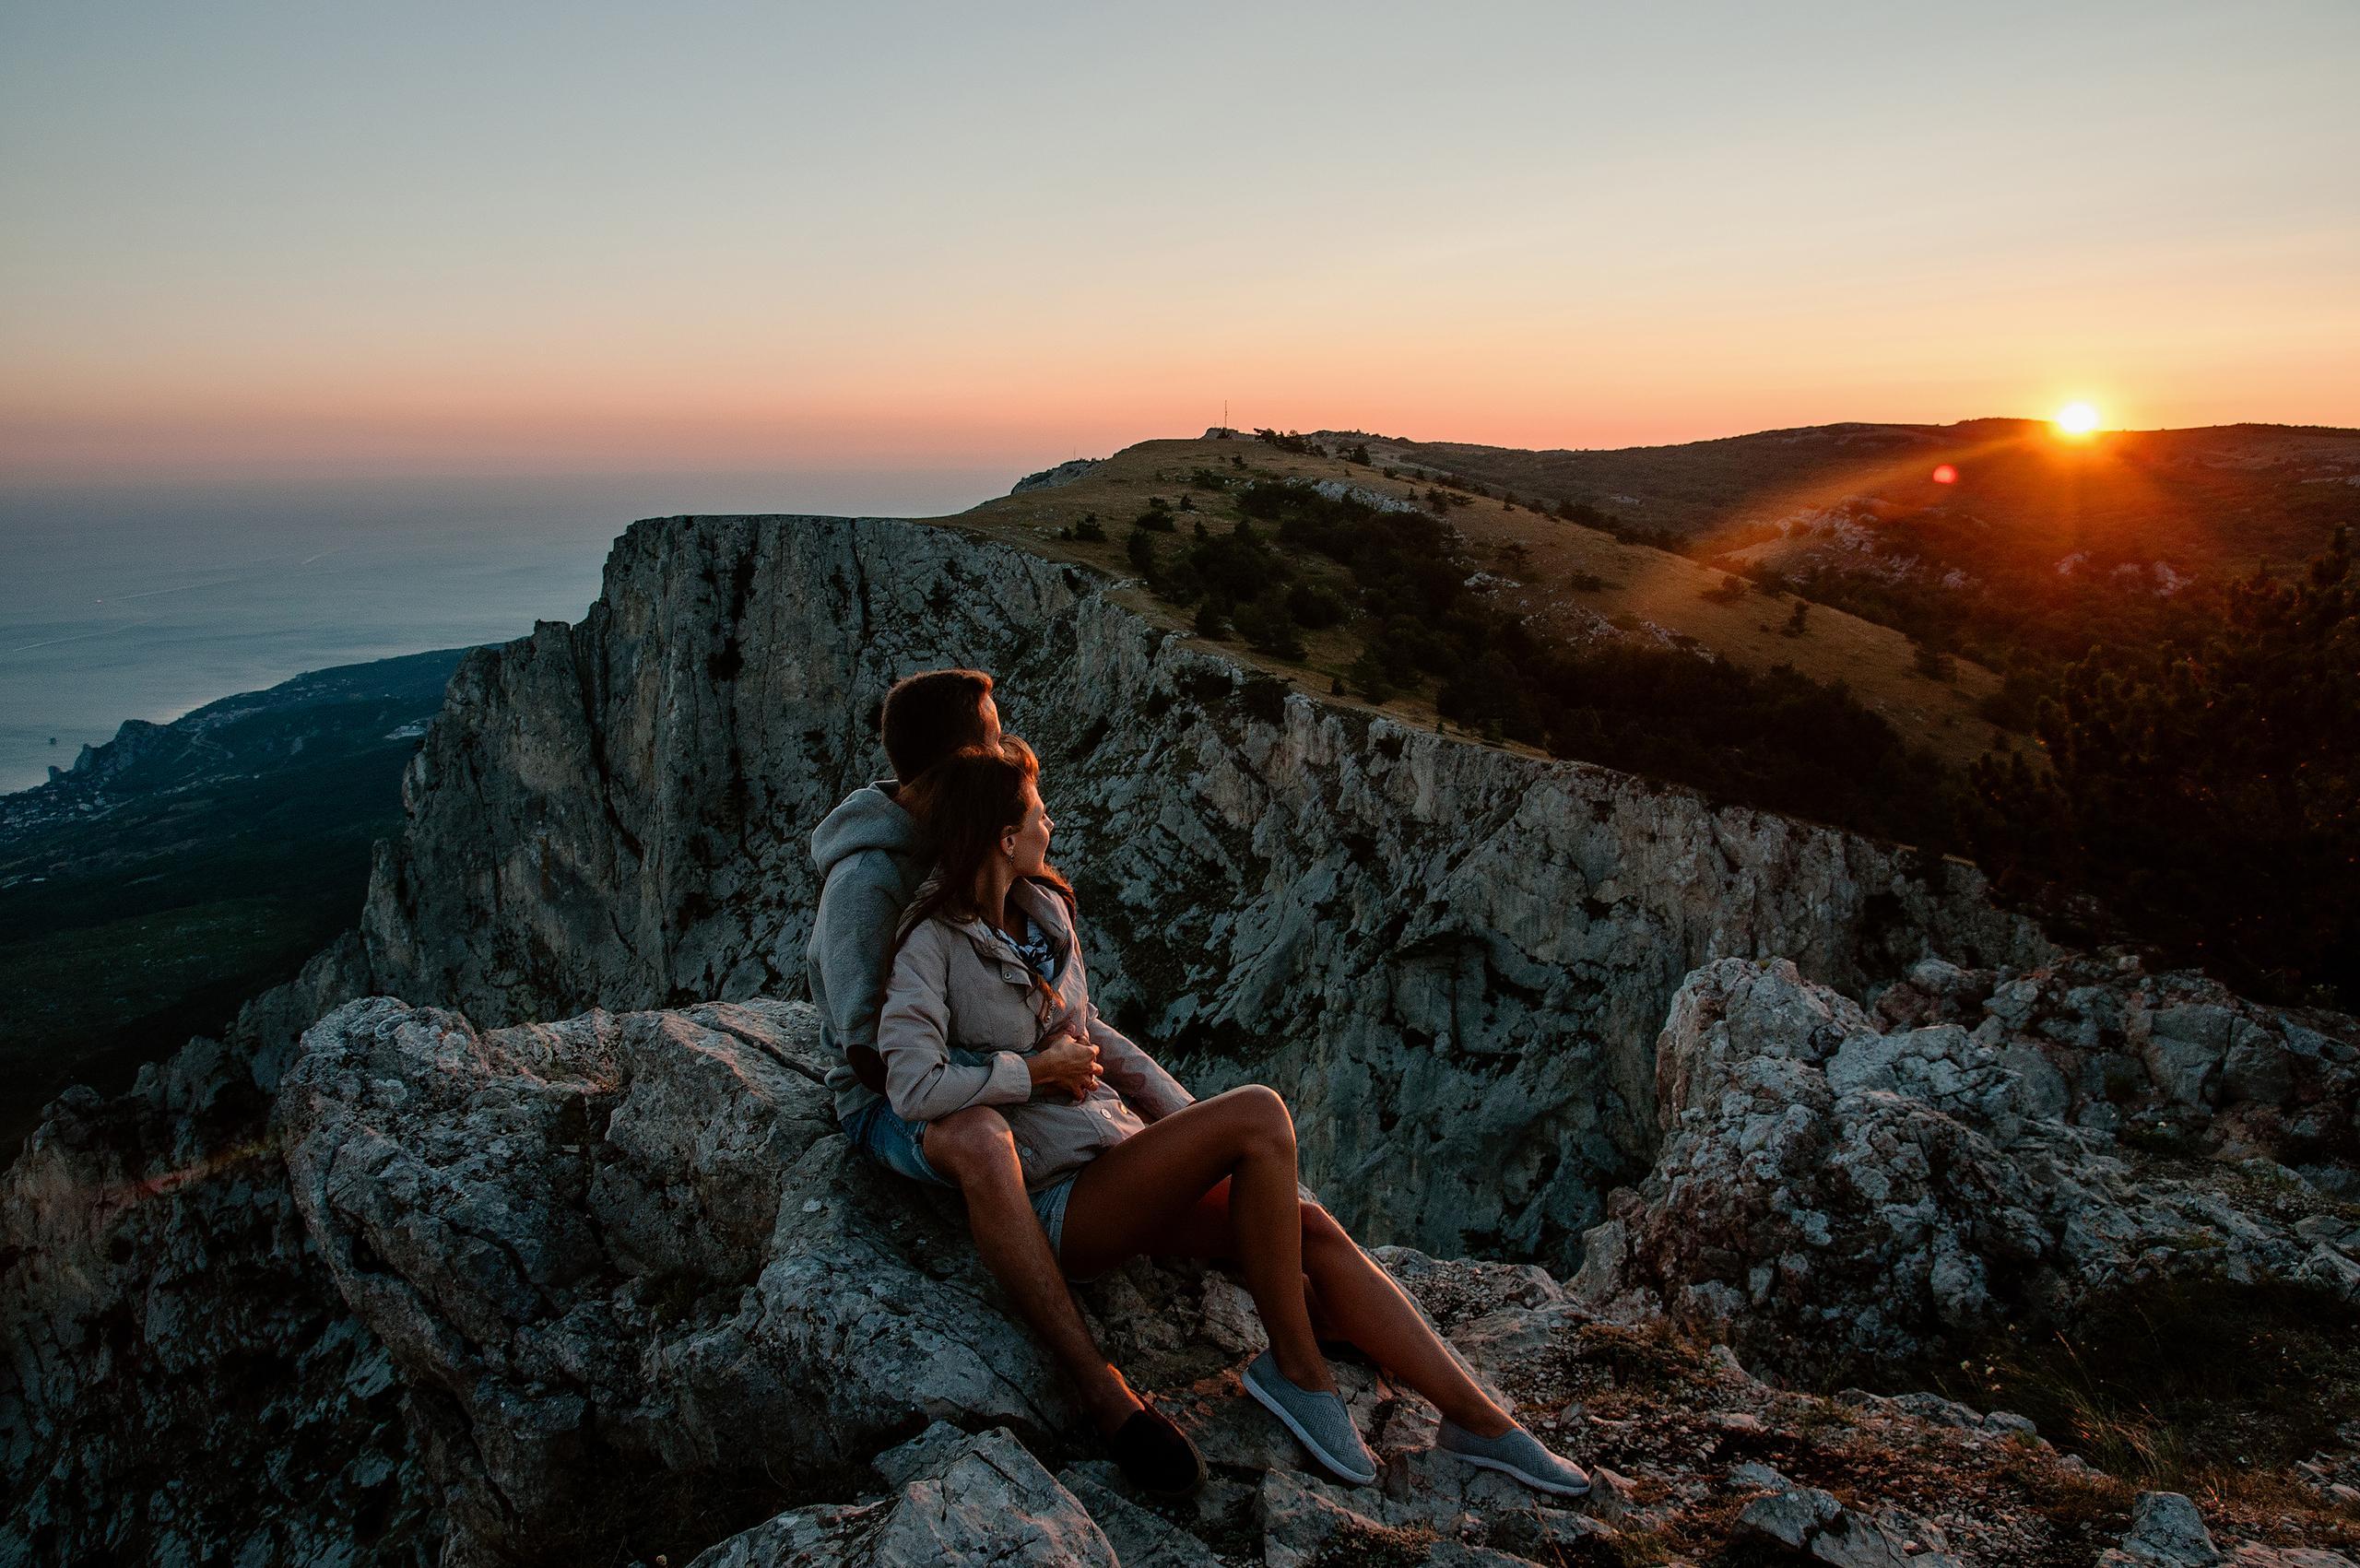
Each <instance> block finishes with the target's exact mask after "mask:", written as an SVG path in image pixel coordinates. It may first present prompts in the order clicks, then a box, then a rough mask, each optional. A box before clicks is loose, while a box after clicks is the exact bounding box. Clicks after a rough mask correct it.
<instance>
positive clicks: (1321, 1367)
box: [1270, 1345, 1337, 1394]
mask: <svg viewBox="0 0 2360 1568" xmlns="http://www.w3.org/2000/svg"><path fill="white" fill-rule="evenodd" d="M1270 1360H1271V1361H1272V1362H1275V1363H1276V1364H1277V1366H1278V1369H1279V1375H1280V1376H1281V1377H1283V1378H1285V1379H1286V1380H1287V1381H1288V1382H1289V1383H1292V1384H1293V1385H1295V1386H1296V1387H1297V1388H1304V1389H1308V1390H1310V1391H1311V1392H1312V1393H1315V1394H1332V1393H1335V1392H1336V1391H1337V1390H1336V1374H1335V1373H1333V1372H1331V1371H1329V1370H1328V1367H1327V1357H1325V1356H1323V1355H1321V1354H1320V1353H1319V1351H1318V1350H1317V1348H1316V1346H1315V1347H1314V1348H1313V1349H1312V1350H1308V1351H1300V1350H1299V1351H1295V1352H1293V1353H1292V1354H1291V1353H1289V1352H1288V1351H1286V1350H1280V1348H1279V1347H1278V1346H1276V1345H1273V1346H1271V1347H1270Z"/></svg>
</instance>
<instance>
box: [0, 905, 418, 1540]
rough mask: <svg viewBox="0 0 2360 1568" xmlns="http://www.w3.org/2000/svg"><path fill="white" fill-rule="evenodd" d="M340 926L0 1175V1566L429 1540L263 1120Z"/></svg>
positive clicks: (403, 1408) (354, 957)
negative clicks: (224, 1016) (292, 975)
mask: <svg viewBox="0 0 2360 1568" xmlns="http://www.w3.org/2000/svg"><path fill="white" fill-rule="evenodd" d="M359 952H360V948H359V944H358V942H357V941H350V940H348V941H346V942H342V943H339V944H337V945H336V946H335V947H332V948H331V949H328V950H327V951H326V952H325V953H324V954H322V955H321V957H320V958H318V959H316V960H314V961H313V963H312V964H311V965H309V966H308V967H307V968H306V969H305V970H304V972H303V973H302V975H301V977H300V978H298V979H297V980H295V981H293V982H291V983H289V984H287V985H285V986H281V987H278V988H277V989H276V990H274V991H272V992H269V993H266V995H264V996H261V997H258V998H256V999H255V1000H254V1001H253V1002H251V1003H249V1004H248V1005H247V1006H246V1007H245V1008H243V1009H242V1012H241V1013H240V1016H239V1018H238V1019H237V1020H236V1022H235V1023H234V1024H233V1025H232V1027H231V1028H230V1030H229V1031H227V1032H226V1033H225V1037H224V1038H223V1039H221V1040H218V1041H216V1040H210V1039H197V1040H194V1041H191V1042H190V1043H188V1045H186V1046H185V1047H183V1049H182V1050H181V1051H180V1052H179V1053H178V1054H177V1055H173V1056H172V1057H171V1059H169V1060H168V1061H165V1062H163V1063H160V1064H158V1065H155V1066H151V1067H146V1068H143V1069H142V1070H141V1072H140V1074H139V1078H138V1081H137V1082H136V1084H135V1086H134V1087H133V1088H132V1089H131V1090H130V1091H128V1092H126V1093H124V1094H123V1095H121V1096H118V1097H117V1098H115V1099H114V1100H112V1101H104V1100H101V1099H100V1097H99V1096H98V1095H96V1094H93V1093H91V1092H90V1091H88V1090H84V1089H77V1090H73V1091H68V1092H67V1093H66V1094H65V1095H64V1096H62V1097H61V1098H60V1099H59V1100H58V1101H57V1102H55V1103H53V1105H52V1106H51V1107H50V1109H49V1113H48V1115H47V1117H46V1119H45V1120H44V1121H43V1123H42V1124H41V1127H40V1128H39V1129H38V1130H37V1131H36V1132H35V1133H34V1134H33V1136H32V1137H31V1138H29V1139H28V1140H27V1142H26V1145H25V1148H24V1150H23V1152H22V1153H21V1154H20V1155H19V1156H18V1159H17V1161H16V1162H15V1163H14V1164H13V1165H11V1166H10V1167H9V1168H8V1170H7V1172H6V1175H5V1176H0V1345H5V1346H6V1359H5V1361H0V1462H4V1465H0V1473H4V1474H5V1485H6V1494H5V1495H6V1507H5V1508H0V1562H7V1563H17V1562H26V1563H47V1562H102V1561H114V1562H157V1563H172V1562H189V1563H196V1562H240V1563H262V1562H268V1563H274V1564H277V1563H286V1564H323V1565H325V1564H329V1563H343V1562H352V1561H354V1560H355V1558H356V1557H357V1556H358V1557H362V1558H365V1559H366V1560H368V1561H371V1562H379V1563H385V1564H395V1563H401V1564H419V1563H425V1562H431V1561H433V1559H434V1555H435V1552H436V1550H437V1547H438V1541H439V1539H440V1533H441V1532H440V1525H439V1521H438V1517H437V1515H438V1509H437V1506H436V1501H435V1498H434V1495H433V1492H432V1491H431V1488H429V1487H428V1486H426V1485H425V1484H424V1480H423V1473H422V1460H421V1456H420V1453H419V1445H418V1444H417V1442H416V1440H415V1436H414V1432H413V1430H412V1426H411V1423H410V1421H409V1420H408V1414H409V1411H408V1406H409V1403H410V1397H409V1394H408V1391H407V1389H406V1388H405V1387H404V1386H403V1385H402V1383H401V1381H400V1379H399V1378H398V1377H397V1376H396V1374H395V1368H394V1365H393V1362H392V1361H391V1359H390V1358H389V1357H388V1356H387V1354H386V1350H385V1347H384V1345H383V1344H382V1343H380V1342H379V1341H378V1340H377V1338H375V1337H374V1336H373V1335H372V1334H371V1333H370V1331H369V1330H368V1328H367V1327H366V1326H364V1325H363V1324H361V1323H360V1321H358V1320H357V1319H356V1318H355V1316H354V1315H353V1314H352V1313H351V1312H350V1311H349V1310H348V1308H347V1306H346V1304H345V1303H344V1301H343V1300H342V1299H341V1297H339V1296H338V1294H337V1292H336V1289H335V1285H334V1282H333V1281H332V1280H331V1279H329V1278H328V1277H327V1275H326V1273H325V1271H324V1270H323V1269H322V1268H321V1267H319V1259H318V1257H317V1256H316V1255H315V1254H314V1253H313V1250H312V1246H311V1243H310V1240H309V1238H308V1236H307V1235H306V1234H305V1232H304V1228H303V1223H302V1218H301V1215H300V1214H299V1213H298V1212H297V1211H296V1208H295V1205H294V1203H293V1201H292V1200H291V1198H290V1197H289V1192H288V1189H287V1183H286V1178H285V1175H284V1173H283V1172H282V1171H281V1169H280V1167H279V1164H278V1159H277V1148H276V1146H275V1143H274V1140H273V1138H272V1135H271V1129H270V1127H269V1125H268V1115H269V1109H270V1091H271V1090H273V1089H275V1088H276V1085H277V1074H278V1071H279V1067H280V1065H281V1064H282V1063H283V1062H284V1060H285V1058H286V1056H287V1054H288V1052H289V1050H290V1049H291V1048H292V1046H293V1043H294V1034H295V1031H296V1030H297V1029H298V1028H300V1023H297V1022H295V1021H292V1020H299V1019H302V1020H307V1019H309V1018H310V1017H311V1016H312V1015H313V1013H314V1012H315V1011H316V1010H318V1009H319V1008H322V1007H324V1006H325V1005H327V1004H329V1003H331V1002H334V1001H337V1000H340V999H341V998H342V997H343V996H347V995H349V994H350V993H351V991H352V990H353V989H354V988H356V987H357V986H360V985H361V984H363V983H364V980H365V976H364V975H363V974H362V973H360V971H359V970H358V968H357V964H358V960H359Z"/></svg>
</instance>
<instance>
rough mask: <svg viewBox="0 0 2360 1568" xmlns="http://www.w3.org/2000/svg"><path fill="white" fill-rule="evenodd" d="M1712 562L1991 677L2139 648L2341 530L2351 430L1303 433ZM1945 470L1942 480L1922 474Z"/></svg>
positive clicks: (2351, 518) (2349, 487)
mask: <svg viewBox="0 0 2360 1568" xmlns="http://www.w3.org/2000/svg"><path fill="white" fill-rule="evenodd" d="M1316 441H1317V443H1318V444H1319V445H1321V446H1323V447H1325V448H1327V449H1328V450H1331V451H1335V450H1342V449H1343V448H1345V447H1346V446H1359V445H1363V444H1364V445H1365V448H1366V450H1367V451H1368V453H1369V455H1370V456H1371V457H1372V459H1374V460H1375V461H1376V462H1377V463H1379V464H1382V465H1385V466H1392V467H1396V468H1398V469H1400V470H1402V471H1404V472H1410V473H1415V474H1417V475H1420V476H1427V475H1454V476H1459V477H1462V478H1463V479H1464V480H1465V481H1467V482H1471V483H1474V484H1479V485H1481V486H1482V487H1484V488H1486V489H1492V490H1494V491H1498V492H1501V493H1504V494H1508V495H1514V496H1517V497H1522V498H1525V499H1527V500H1528V501H1538V502H1540V504H1543V505H1545V506H1551V507H1554V506H1556V505H1558V504H1560V503H1563V504H1565V505H1568V506H1571V507H1575V508H1585V509H1590V510H1592V511H1594V512H1595V513H1599V514H1600V515H1601V518H1602V520H1603V521H1604V522H1605V523H1606V524H1607V525H1610V526H1611V527H1614V528H1615V529H1617V530H1618V531H1619V532H1622V533H1623V534H1624V535H1625V536H1638V537H1646V538H1650V539H1653V540H1655V541H1656V542H1659V543H1662V544H1664V545H1666V546H1669V547H1671V548H1679V549H1681V550H1682V551H1683V552H1685V553H1687V554H1690V555H1692V556H1693V557H1695V558H1697V559H1699V560H1718V561H1720V562H1721V563H1722V564H1724V565H1726V566H1728V567H1729V568H1730V569H1732V570H1740V571H1744V572H1749V573H1751V574H1753V575H1757V576H1760V577H1762V578H1764V580H1766V581H1769V582H1772V583H1774V584H1779V585H1782V586H1787V587H1790V588H1793V589H1795V590H1797V591H1799V592H1801V593H1804V594H1806V595H1810V596H1811V597H1812V598H1814V599H1817V600H1822V601H1823V602H1826V603H1828V604H1831V605H1836V606H1841V607H1844V608H1846V609H1848V610H1851V611H1853V612H1854V613H1856V614H1858V615H1861V616H1864V617H1866V618H1868V619H1872V620H1876V621H1878V622H1880V623H1882V624H1885V625H1890V626H1894V627H1896V628H1898V629H1900V630H1902V631H1906V632H1908V633H1909V634H1910V635H1911V636H1913V637H1916V638H1918V639H1921V640H1923V641H1926V642H1929V643H1933V644H1934V645H1936V646H1938V647H1942V648H1948V649H1953V650H1956V651H1958V652H1960V653H1963V654H1972V655H1974V656H1976V658H1978V659H1981V660H1983V661H1984V662H1986V663H1991V664H2005V663H2012V662H2015V661H2018V660H2029V661H2033V662H2035V663H2038V662H2043V661H2052V660H2056V659H2061V658H2070V657H2073V656H2077V655H2078V654H2081V653H2082V652H2083V650H2084V649H2085V648H2087V647H2088V646H2090V645H2091V644H2093V643H2110V644H2115V645H2137V644H2140V643H2147V642H2152V641H2153V638H2154V636H2155V634H2156V632H2157V630H2158V628H2159V626H2160V625H2161V624H2162V622H2163V621H2164V619H2165V618H2167V617H2168V616H2169V615H2171V614H2172V613H2173V612H2174V610H2175V608H2176V606H2177V600H2178V599H2179V598H2180V597H2181V596H2182V595H2183V594H2184V592H2185V590H2187V589H2188V588H2189V587H2190V586H2191V585H2197V584H2206V583H2211V582H2217V581H2219V580H2220V579H2221V578H2222V577H2224V575H2230V574H2242V573H2243V572H2248V571H2250V570H2252V569H2253V568H2255V567H2256V566H2258V565H2261V564H2263V563H2269V562H2274V563H2276V564H2278V565H2279V566H2282V567H2283V566H2286V565H2289V564H2291V563H2294V562H2296V561H2299V560H2303V559H2305V558H2306V557H2308V556H2310V555H2312V554H2315V553H2316V552H2318V551H2319V549H2321V548H2323V547H2324V546H2325V545H2326V544H2327V543H2328V541H2329V539H2330V536H2332V534H2333V532H2334V529H2335V527H2336V525H2338V524H2339V523H2344V524H2349V523H2353V522H2355V521H2360V430H2335V429H2325V428H2313V427H2297V426H2277V425H2225V426H2218V427H2212V428H2207V429H2199V430H2113V431H2101V432H2098V433H2096V434H2094V435H2093V436H2090V437H2087V438H2083V439H2066V438H2063V437H2060V436H2059V434H2058V433H2057V432H2056V431H2055V430H2054V429H2053V428H2052V427H2051V426H2049V425H2048V424H2047V423H2046V422H2043V421H2037V420H2024V419H1976V420H1968V421H1965V422H1963V423H1960V424H1954V425H1891V424H1843V425H1827V426H1819V427H1813V428H1809V429H1802V430H1766V431H1762V432H1759V433H1756V434H1752V435H1743V436H1732V437H1729V438H1727V439H1724V440H1719V441H1706V442H1689V443H1686V444H1684V445H1678V446H1661V447H1637V448H1630V449H1626V450H1622V451H1604V452H1578V451H1564V450H1556V451H1546V452H1528V451H1521V450H1517V449H1514V448H1507V447H1489V446H1476V445H1469V444H1465V443H1459V442H1413V441H1406V440H1395V439H1388V438H1383V437H1375V436H1363V435H1360V434H1358V433H1354V432H1335V431H1323V432H1319V433H1318V435H1317V436H1316ZM1938 473H1941V474H1944V475H1946V476H1947V478H1946V479H1942V478H1937V477H1936V476H1937V474H1938Z"/></svg>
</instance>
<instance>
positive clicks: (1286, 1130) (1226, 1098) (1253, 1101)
mask: <svg viewBox="0 0 2360 1568" xmlns="http://www.w3.org/2000/svg"><path fill="white" fill-rule="evenodd" d="M1221 1099H1222V1101H1223V1102H1227V1103H1228V1104H1229V1105H1230V1106H1231V1107H1232V1108H1233V1109H1232V1114H1233V1115H1234V1116H1235V1117H1236V1118H1237V1122H1238V1126H1239V1127H1240V1128H1241V1129H1242V1130H1243V1132H1244V1134H1245V1137H1246V1138H1248V1139H1249V1140H1250V1141H1253V1142H1255V1143H1257V1144H1263V1145H1268V1146H1274V1147H1275V1146H1283V1147H1284V1148H1285V1149H1288V1150H1289V1151H1290V1152H1292V1150H1293V1149H1294V1117H1293V1116H1292V1114H1290V1113H1289V1112H1288V1110H1287V1102H1285V1101H1284V1100H1283V1099H1281V1098H1280V1095H1279V1091H1277V1090H1275V1089H1272V1088H1269V1087H1268V1085H1265V1084H1259V1083H1248V1084H1243V1085H1240V1086H1239V1087H1238V1088H1235V1089H1233V1090H1231V1091H1229V1092H1227V1093H1226V1094H1223V1095H1222V1096H1221Z"/></svg>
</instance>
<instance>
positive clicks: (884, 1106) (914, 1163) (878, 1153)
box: [844, 1100, 1080, 1267]
mask: <svg viewBox="0 0 2360 1568" xmlns="http://www.w3.org/2000/svg"><path fill="white" fill-rule="evenodd" d="M844 1137H846V1138H850V1139H851V1140H852V1146H853V1147H854V1148H855V1149H859V1150H860V1151H861V1152H862V1153H863V1154H866V1155H867V1156H868V1157H869V1158H870V1159H871V1160H874V1161H877V1163H879V1165H882V1166H884V1167H885V1168H886V1169H887V1170H889V1171H892V1172H895V1173H898V1174H901V1175H904V1176H907V1177H909V1178H910V1180H912V1181H914V1182H924V1183H926V1185H928V1186H937V1187H952V1186H957V1185H959V1184H957V1183H956V1182H953V1181H951V1180H950V1179H949V1178H948V1177H946V1176H944V1175H943V1174H942V1173H940V1172H939V1171H937V1170H936V1169H935V1168H934V1167H933V1166H931V1165H929V1164H927V1163H926V1149H925V1148H924V1147H923V1146H922V1145H921V1144H920V1142H919V1138H918V1129H917V1127H916V1126H915V1125H914V1124H913V1123H910V1122H905V1121H903V1120H902V1118H901V1116H900V1115H899V1114H896V1113H895V1111H894V1109H893V1107H892V1106H891V1104H890V1103H888V1102H885V1101H882V1100H879V1101H874V1102H871V1103H869V1104H867V1105H864V1106H862V1107H861V1108H860V1109H859V1110H857V1111H855V1112H854V1113H853V1114H852V1115H851V1116H850V1117H849V1118H847V1119H846V1120H845V1122H844ZM1078 1175H1080V1172H1079V1171H1068V1172H1067V1173H1065V1174H1064V1175H1062V1176H1059V1177H1058V1178H1057V1179H1056V1181H1054V1182H1051V1183H1050V1184H1049V1185H1047V1186H1045V1187H1043V1188H1042V1189H1041V1190H1040V1191H1039V1192H1036V1193H1034V1194H1033V1195H1032V1212H1033V1213H1035V1214H1037V1215H1039V1216H1040V1217H1041V1229H1042V1230H1044V1231H1045V1232H1048V1236H1049V1252H1050V1255H1051V1256H1054V1257H1056V1260H1057V1262H1058V1264H1059V1265H1060V1266H1061V1267H1062V1266H1063V1264H1064V1262H1065V1240H1066V1201H1067V1199H1068V1198H1070V1197H1073V1179H1074V1177H1076V1176H1078Z"/></svg>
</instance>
